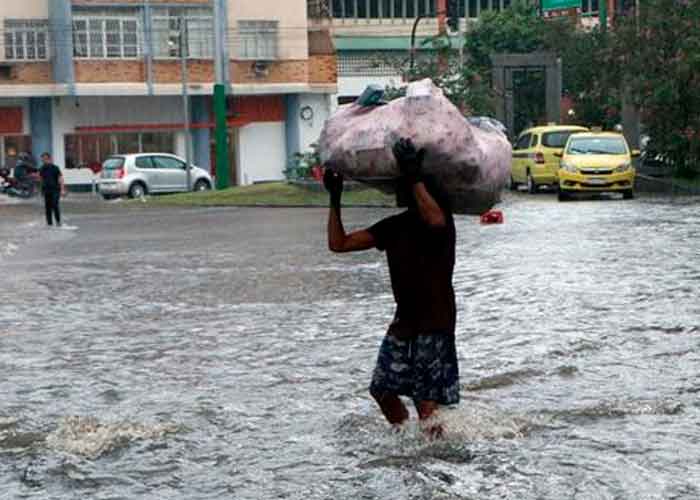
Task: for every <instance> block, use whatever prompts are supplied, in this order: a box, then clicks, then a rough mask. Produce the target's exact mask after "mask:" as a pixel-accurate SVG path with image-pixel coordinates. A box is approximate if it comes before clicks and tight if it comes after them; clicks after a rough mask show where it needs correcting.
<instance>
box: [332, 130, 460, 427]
mask: <svg viewBox="0 0 700 500" xmlns="http://www.w3.org/2000/svg"><path fill="white" fill-rule="evenodd" d="M394 155H395V157H396V161H397V163H398V165H399V169H400V171H401V174H402V177H401V179H400V180H399V185H398V189H397V201H398V202H399V206H406V207H407V208H408V210H406V211H405V212H403V213H401V214H399V215H395V216H393V217H389V218H387V219H384V220H382V221H380V222H378V223H377V224H375V225H374V226H371V227H370V228H368V229H365V230H360V231H355V232H351V233H346V232H345V229H344V227H343V223H342V221H341V215H340V212H341V210H340V199H341V195H342V192H343V176H342V175H341V174H340V173H338V172H335V171H334V170H333V169H332V168H328V169H327V170H326V173H325V176H324V184H325V186H326V189H327V190H328V191H329V193H330V198H331V202H330V214H329V218H328V245H329V247H330V250H331V251H333V252H353V251H361V250H368V249H370V248H376V249H378V250H380V251H385V252H386V254H387V258H388V264H389V274H390V276H391V285H392V289H393V292H394V299H395V301H396V313H395V315H394V320H393V321H392V323H391V325H390V326H389V330H388V332H387V334H386V336H385V337H384V340H383V342H382V345H381V347H380V349H379V356H378V359H377V364H376V367H375V369H374V374H373V376H372V383H371V386H370V394H371V395H372V397H373V398H374V399H375V401H376V402H377V404H378V405H379V408H380V409H381V411H382V413H383V414H384V416H385V417H386V419H387V420H388V421H389V423H390V424H392V425H399V426H400V425H401V424H403V423H404V422H405V421H406V420H407V419H408V410H407V409H406V407H405V406H404V404H403V402H402V401H401V399H400V397H399V396H407V397H409V398H411V399H412V400H413V403H414V405H415V407H416V410H417V412H418V417H419V419H420V420H421V422H422V423H424V424H427V425H426V427H425V430H426V431H427V433H428V435H430V436H431V437H440V436H442V434H443V429H442V426H441V425H440V424H439V423H438V422H435V421H430V420H429V419H431V417H434V416H435V414H436V412H437V410H438V408H439V406H441V405H453V404H456V403H458V402H459V367H458V363H457V353H456V349H455V323H456V319H457V314H456V307H455V296H454V289H453V286H452V274H453V271H454V264H455V239H456V235H455V226H454V220H453V217H452V212H451V210H450V207H449V203H447V202H446V200H445V197H444V195H442V193H441V192H440V190H439V189H437V188H436V187H435V186H434V183H433V182H430V179H427V178H426V177H424V176H423V173H422V163H423V156H424V151H423V150H421V151H417V150H416V149H415V147H414V146H413V143H412V142H411V140H410V139H402V140H400V141H399V142H398V143H397V144H396V145H395V146H394Z"/></svg>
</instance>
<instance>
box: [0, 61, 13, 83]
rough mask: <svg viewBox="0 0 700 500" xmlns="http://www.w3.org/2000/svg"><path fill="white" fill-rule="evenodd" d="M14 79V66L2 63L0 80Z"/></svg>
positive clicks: (0, 64) (0, 65)
mask: <svg viewBox="0 0 700 500" xmlns="http://www.w3.org/2000/svg"><path fill="white" fill-rule="evenodd" d="M14 77H15V74H14V65H13V64H11V63H7V62H2V63H0V80H12V79H13V78H14Z"/></svg>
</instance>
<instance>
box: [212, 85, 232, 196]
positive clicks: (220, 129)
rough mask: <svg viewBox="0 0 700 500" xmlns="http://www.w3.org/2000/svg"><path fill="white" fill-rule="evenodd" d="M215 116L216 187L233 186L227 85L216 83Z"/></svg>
mask: <svg viewBox="0 0 700 500" xmlns="http://www.w3.org/2000/svg"><path fill="white" fill-rule="evenodd" d="M214 116H215V119H216V129H215V132H214V138H215V140H216V189H226V188H228V187H230V186H231V179H230V176H229V165H228V128H227V127H226V85H222V84H216V85H214Z"/></svg>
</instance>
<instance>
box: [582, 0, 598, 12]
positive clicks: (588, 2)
mask: <svg viewBox="0 0 700 500" xmlns="http://www.w3.org/2000/svg"><path fill="white" fill-rule="evenodd" d="M598 3H599V1H598V0H581V11H582V12H583V13H584V14H593V13H596V12H598Z"/></svg>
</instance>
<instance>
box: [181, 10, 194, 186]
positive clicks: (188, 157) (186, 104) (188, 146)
mask: <svg viewBox="0 0 700 500" xmlns="http://www.w3.org/2000/svg"><path fill="white" fill-rule="evenodd" d="M178 42H179V44H180V67H181V70H180V72H181V77H182V110H183V114H184V118H185V161H186V162H187V167H186V170H187V191H192V138H191V137H190V126H191V124H190V95H189V91H188V88H187V87H188V80H189V75H188V71H187V27H186V24H185V18H184V16H183V17H181V18H180V33H179V40H178Z"/></svg>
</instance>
